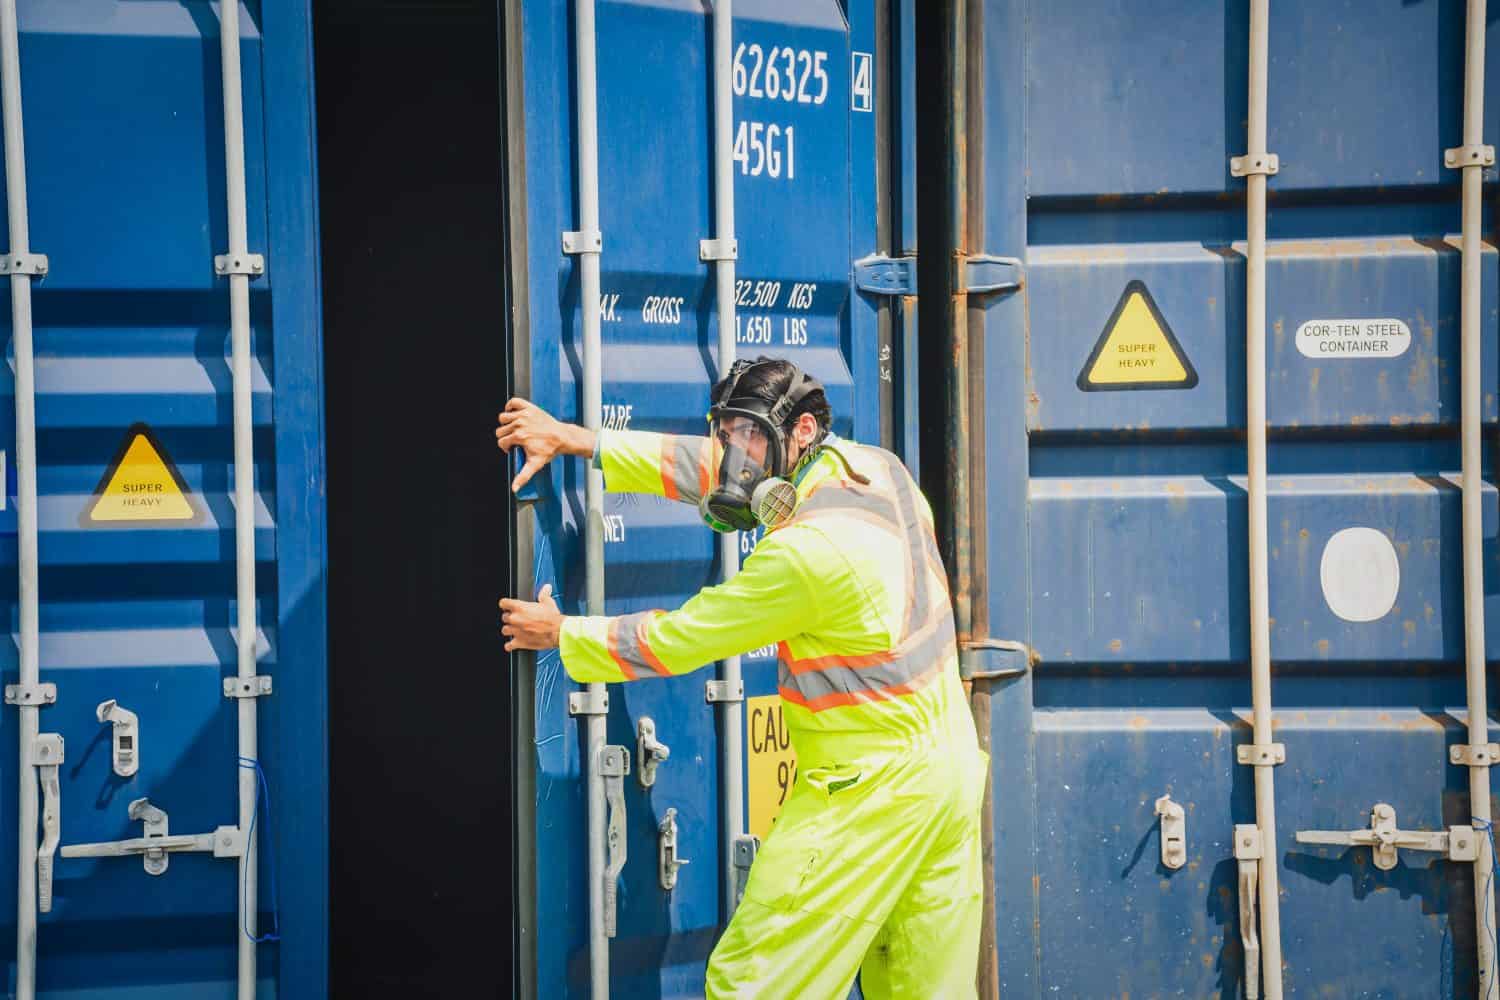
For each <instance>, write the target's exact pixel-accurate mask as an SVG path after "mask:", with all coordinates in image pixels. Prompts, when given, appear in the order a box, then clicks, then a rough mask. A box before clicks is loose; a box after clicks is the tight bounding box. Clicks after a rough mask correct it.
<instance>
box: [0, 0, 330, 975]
mask: <svg viewBox="0 0 1500 1000" xmlns="http://www.w3.org/2000/svg"><path fill="white" fill-rule="evenodd" d="M19 6H20V12H19V23H20V55H21V79H22V97H23V100H24V112H25V122H26V134H25V140H26V142H25V148H26V156H27V178H28V181H29V184H28V187H29V203H30V219H31V243H32V247H33V248H34V249H35V250H36V251H37V252H40V253H45V254H47V255H48V257H49V258H50V263H51V268H50V271H49V273H48V274H47V277H46V280H45V281H43V282H41V283H40V284H39V285H38V286H37V287H36V290H35V292H34V294H33V299H34V316H35V345H36V389H37V404H36V413H37V455H38V492H39V523H40V559H41V570H40V592H41V630H42V632H41V649H40V655H41V675H42V680H43V681H46V682H55V683H56V684H57V689H58V699H57V703H56V705H54V706H51V707H47V708H44V709H42V710H41V728H42V730H43V731H44V732H56V733H60V734H62V736H63V737H64V739H65V740H66V746H67V762H66V764H65V765H64V767H63V769H62V781H61V801H62V812H61V829H62V839H63V843H64V844H70V843H79V842H85V841H107V840H119V839H123V838H126V837H136V836H140V835H141V825H140V823H139V822H138V821H134V822H133V821H131V820H130V819H128V818H127V816H126V807H127V805H128V803H129V802H131V800H133V799H136V798H141V797H149V798H150V800H151V802H152V803H153V804H155V805H157V806H159V807H160V808H162V809H164V810H165V811H166V812H167V813H168V815H169V817H170V823H171V827H170V829H171V832H172V833H174V834H175V833H203V832H212V831H213V830H214V828H215V827H217V826H220V825H224V824H228V825H233V824H235V823H236V822H237V819H236V805H235V787H236V783H237V781H238V771H237V767H236V747H235V718H236V703H235V702H234V701H233V700H231V699H227V698H225V697H224V695H223V692H222V690H221V683H220V682H221V679H222V678H223V677H225V676H228V675H232V674H233V673H234V671H235V638H234V635H235V631H234V628H233V623H234V621H235V600H234V598H235V561H234V559H235V542H234V507H233V504H232V502H231V495H230V494H231V485H230V484H231V482H232V477H233V445H232V437H233V436H232V431H231V387H230V372H229V362H228V356H229V346H228V337H229V334H228V329H229V292H228V286H227V284H226V283H225V282H224V281H223V280H220V279H216V278H215V276H214V264H213V258H214V255H215V254H217V253H223V252H224V251H225V250H226V249H227V240H228V235H227V222H226V214H225V213H226V209H225V175H224V130H223V104H222V91H221V86H220V76H219V73H220V70H219V21H218V11H217V8H215V7H211V6H210V5H208V4H206V3H204V4H197V3H195V4H186V5H183V4H174V3H117V2H113V0H76V2H72V3H67V4H58V3H52V2H47V0H21V3H20V5H19ZM240 23H241V26H242V36H243V38H242V42H243V50H242V51H243V56H242V62H243V72H244V87H243V92H244V102H245V139H246V153H247V174H248V203H249V246H250V249H251V250H252V251H255V252H260V253H264V254H265V256H266V261H267V271H268V273H267V275H266V276H265V277H263V278H260V279H258V280H256V281H255V282H253V284H252V293H251V314H252V325H253V334H254V352H255V357H254V389H255V395H254V425H255V465H256V468H255V476H256V485H257V498H258V503H257V510H256V518H255V521H256V539H255V551H256V556H257V560H258V564H259V565H258V570H257V583H258V596H259V622H260V628H261V631H262V633H263V635H262V636H261V646H262V654H261V659H260V667H259V670H260V671H261V672H262V673H269V674H271V675H273V676H274V679H275V694H274V695H273V696H271V697H270V698H265V699H262V700H261V705H262V709H263V711H262V713H261V743H260V746H261V753H262V760H263V763H264V768H265V773H266V777H267V779H268V785H269V789H270V803H269V807H268V810H269V811H268V812H266V813H263V814H262V816H263V818H264V825H263V826H261V827H260V833H261V844H262V851H261V853H262V865H261V868H262V875H261V880H262V881H261V885H262V894H261V901H262V910H263V914H262V918H261V923H260V928H261V932H262V933H266V932H267V931H269V930H271V929H272V922H271V912H270V911H271V909H272V903H271V894H270V891H269V885H270V879H271V878H272V869H273V868H277V869H279V873H280V876H281V877H280V879H279V880H278V884H277V888H278V890H279V893H280V900H279V902H280V935H281V941H280V943H279V945H278V944H267V945H263V946H262V947H261V949H260V973H259V974H260V981H261V984H262V990H263V991H268V992H264V993H263V995H281V996H287V997H292V996H303V997H313V996H319V995H321V994H322V991H323V985H322V984H323V982H324V978H325V976H324V967H325V963H326V957H325V956H326V936H327V930H326V927H327V906H326V901H325V879H326V875H325V871H326V857H327V834H326V826H327V824H326V804H325V799H326V794H327V762H326V753H325V749H324V737H323V734H324V732H325V710H326V709H325V698H324V690H325V673H324V659H323V657H324V653H323V650H324V646H325V620H324V609H323V557H322V546H323V507H322V504H323V497H322V486H321V482H322V479H321V477H322V459H321V455H322V452H321V448H322V441H321V398H322V396H321V393H322V385H321V381H322V380H321V373H320V370H319V340H318V335H319V334H318V331H319V309H318V286H317V274H318V268H317V258H316V242H315V229H314V227H315V209H314V194H313V164H312V139H311V114H312V91H311V76H310V64H311V63H310V37H309V26H308V11H307V7H306V5H305V4H304V3H301V2H297V0H263V2H261V3H255V4H252V5H251V6H250V7H249V8H247V9H245V10H244V11H242V16H241V21H240ZM268 109H275V110H274V113H272V112H271V111H269V110H268ZM0 287H3V288H4V289H5V291H3V292H0V295H4V296H6V298H7V302H6V304H5V305H4V306H3V307H0V316H3V320H0V322H3V323H4V324H5V326H6V327H7V329H8V328H9V326H10V322H11V319H10V317H11V314H10V307H9V303H8V295H9V292H8V289H9V283H8V282H7V283H4V284H3V286H0ZM7 350H10V348H9V347H7ZM0 384H3V405H0V447H3V448H4V449H5V450H6V453H7V454H8V455H10V456H14V455H15V420H14V415H15V410H14V390H13V381H12V369H11V367H10V366H7V367H5V368H3V369H0ZM136 423H145V424H147V425H149V426H150V428H151V429H152V430H153V431H154V433H155V435H156V437H157V439H158V440H159V441H160V443H161V445H162V447H163V448H164V449H165V451H166V452H167V453H168V455H169V457H170V458H171V459H172V460H173V461H174V462H175V463H176V465H177V468H178V469H179V471H180V472H181V474H182V477H183V479H184V480H185V481H186V484H187V486H188V487H189V490H190V493H191V495H192V497H193V498H194V502H195V503H196V504H197V505H198V506H199V507H201V510H202V516H201V517H200V519H199V520H198V521H197V522H196V523H192V524H188V525H179V524H158V525H152V524H138V523H124V524H118V523H117V524H103V525H100V524H94V523H91V522H89V521H88V519H87V518H86V516H85V515H86V511H87V510H88V508H89V506H90V505H91V502H92V495H93V493H94V490H95V488H96V486H97V485H98V484H99V482H100V479H101V477H102V476H103V475H104V473H105V469H106V466H107V465H108V464H109V463H110V462H111V460H112V459H113V458H114V457H115V455H116V453H117V451H118V450H119V449H120V447H121V443H122V441H124V440H125V437H126V432H127V429H128V428H130V427H131V426H132V425H134V424H136ZM11 484H12V485H11V487H10V490H9V492H10V497H9V500H8V503H7V509H6V511H5V513H4V515H3V516H4V518H5V521H4V530H5V535H4V537H3V539H0V581H3V582H0V595H3V600H4V602H5V610H6V614H7V615H8V620H9V621H10V628H11V630H12V634H13V635H14V634H15V631H16V630H17V629H18V628H19V625H18V622H17V609H16V594H17V590H16V544H15V541H16V536H15V531H16V523H15V513H14V504H15V494H14V485H13V484H14V473H13V472H12V476H11ZM0 657H3V669H4V673H5V678H6V680H7V681H8V682H14V681H15V679H16V646H15V645H14V644H13V643H6V644H5V645H4V647H3V652H0ZM110 698H114V699H118V701H119V702H120V704H121V705H122V706H124V707H126V708H128V709H130V710H131V711H134V712H135V713H137V714H138V715H139V717H140V727H141V736H140V750H141V754H140V769H139V772H138V773H137V774H136V775H135V776H134V777H132V778H129V779H121V778H118V777H116V776H115V775H114V774H113V773H112V772H111V767H110V742H109V730H108V727H102V726H101V725H100V724H99V722H98V720H97V719H96V718H95V714H94V712H95V706H96V705H98V704H99V703H100V702H103V701H104V700H106V699H110ZM3 728H4V729H5V731H6V737H7V738H6V739H4V740H0V777H3V782H0V802H3V803H4V805H3V806H0V816H3V817H4V820H5V821H4V822H3V823H0V854H3V855H4V856H5V857H6V858H10V859H14V858H15V857H16V852H17V830H16V824H15V819H14V817H15V815H16V814H15V802H16V796H17V783H16V780H17V778H16V758H17V751H16V737H15V735H14V734H15V732H16V729H15V715H14V712H13V711H12V710H9V709H7V710H6V712H5V722H4V727H3ZM263 808H265V807H263ZM56 872H57V874H56V901H55V906H54V909H53V911H52V912H51V913H50V914H46V915H43V916H42V918H41V921H40V931H39V942H40V943H39V947H38V954H39V971H38V985H39V991H40V995H44V996H62V995H66V996H68V997H71V998H80V1000H82V998H90V997H99V998H106V997H108V998H129V997H140V998H146V997H151V998H170V997H183V998H186V997H193V998H198V997H230V996H233V995H234V980H235V947H236V945H235V940H236V934H237V933H239V932H238V931H237V928H236V917H235V913H236V904H237V898H238V895H239V886H238V885H237V879H236V872H235V863H234V862H233V861H221V860H216V859H214V858H213V857H210V856H205V855H175V856H173V857H172V859H171V865H170V868H169V870H168V871H167V872H166V873H165V874H164V875H163V876H162V877H159V878H152V877H150V876H148V875H147V874H146V873H145V872H144V871H143V870H142V864H141V859H140V858H139V857H138V856H137V857H132V858H125V859H93V860H89V859H83V860H67V859H62V858H59V859H58V861H57V868H56ZM15 880H16V869H15V865H14V864H13V863H7V864H4V865H0V900H5V901H6V902H5V903H4V904H0V913H3V914H4V915H5V916H4V918H3V919H4V925H3V926H0V949H4V954H5V956H6V958H5V961H6V962H7V963H8V964H11V965H12V966H13V963H14V955H15V951H14V949H15V940H16V938H15V925H14V914H15V906H14V900H15V898H16V881H15ZM10 975H12V976H13V975H14V971H12V972H11V973H10ZM11 981H12V982H14V980H13V979H12V980H11Z"/></svg>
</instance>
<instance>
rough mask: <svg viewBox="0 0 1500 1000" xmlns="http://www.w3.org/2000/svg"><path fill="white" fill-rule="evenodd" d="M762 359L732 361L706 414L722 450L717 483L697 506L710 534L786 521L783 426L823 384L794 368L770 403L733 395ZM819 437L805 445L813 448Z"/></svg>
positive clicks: (789, 508)
mask: <svg viewBox="0 0 1500 1000" xmlns="http://www.w3.org/2000/svg"><path fill="white" fill-rule="evenodd" d="M767 363H768V362H766V361H736V362H735V363H734V365H733V366H732V367H731V368H730V369H729V377H728V380H727V384H726V385H725V387H724V389H723V390H721V391H720V392H718V393H716V394H715V395H714V399H713V406H712V407H711V408H710V409H709V411H708V421H709V426H710V429H711V433H712V435H713V437H714V439H715V440H716V441H717V443H718V446H719V447H720V448H721V449H722V450H723V455H724V457H723V459H722V461H721V462H720V463H719V477H718V483H717V485H716V486H715V487H714V489H713V490H712V491H711V492H710V493H709V494H708V495H707V496H705V497H704V498H703V499H702V500H701V501H700V502H699V505H698V509H699V512H700V513H701V514H702V515H703V520H704V523H706V524H707V525H708V526H709V527H710V528H713V529H714V530H715V531H750V530H752V529H754V528H755V526H756V525H757V524H764V525H766V526H767V527H770V528H774V527H778V526H779V525H781V524H784V523H785V522H786V521H787V520H788V519H790V518H791V516H792V512H793V511H794V510H795V509H796V506H797V490H796V487H795V486H793V485H792V483H791V482H790V481H789V480H788V479H787V478H786V477H787V475H788V474H789V473H790V472H791V470H790V469H789V468H788V458H789V454H790V447H789V445H790V433H789V432H788V430H787V429H786V427H785V426H784V425H785V424H786V421H787V419H788V418H789V417H791V415H792V414H793V413H794V412H795V411H796V409H797V407H798V405H800V404H801V403H802V401H803V400H804V399H806V398H807V397H808V396H809V395H810V394H811V393H813V392H815V391H821V390H822V388H823V384H822V383H821V382H819V381H818V380H817V379H815V378H813V377H812V376H810V375H808V374H806V373H805V372H803V371H801V370H795V371H794V373H793V375H792V379H791V382H790V383H789V384H788V385H787V387H786V390H785V391H784V392H782V393H781V395H780V396H778V397H777V398H776V399H775V400H774V401H769V402H768V401H767V400H764V399H759V398H756V397H754V396H737V395H736V391H737V390H738V389H739V385H740V381H741V379H743V378H744V376H745V374H746V373H747V372H750V371H751V370H753V369H754V368H756V367H757V366H759V365H763V364H767ZM821 440H822V435H821V434H820V435H819V438H818V440H815V441H813V442H812V444H810V445H809V446H808V449H807V450H808V452H809V453H811V452H812V451H813V449H814V448H816V447H817V445H818V441H821Z"/></svg>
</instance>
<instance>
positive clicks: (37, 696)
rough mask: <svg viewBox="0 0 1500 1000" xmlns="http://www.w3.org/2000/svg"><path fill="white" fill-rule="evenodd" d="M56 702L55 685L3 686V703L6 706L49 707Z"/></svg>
mask: <svg viewBox="0 0 1500 1000" xmlns="http://www.w3.org/2000/svg"><path fill="white" fill-rule="evenodd" d="M56 701H57V685H56V684H52V683H50V682H49V683H46V684H7V685H5V703H6V704H7V705H51V704H53V703H55V702H56Z"/></svg>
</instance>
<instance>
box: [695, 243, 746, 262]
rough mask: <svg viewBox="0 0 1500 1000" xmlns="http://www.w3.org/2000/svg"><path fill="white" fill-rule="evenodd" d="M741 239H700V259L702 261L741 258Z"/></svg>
mask: <svg viewBox="0 0 1500 1000" xmlns="http://www.w3.org/2000/svg"><path fill="white" fill-rule="evenodd" d="M739 258H740V241H739V240H733V239H730V240H699V241H698V259H699V260H701V261H716V260H739Z"/></svg>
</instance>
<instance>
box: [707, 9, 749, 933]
mask: <svg viewBox="0 0 1500 1000" xmlns="http://www.w3.org/2000/svg"><path fill="white" fill-rule="evenodd" d="M733 34H734V5H733V0H713V67H714V71H713V75H712V77H711V78H710V79H711V80H712V82H713V113H714V144H713V171H714V175H713V176H714V182H713V188H714V241H713V242H714V243H715V244H717V246H718V248H719V251H718V253H717V254H716V255H715V256H714V294H715V299H714V301H715V309H716V311H717V313H718V320H719V328H718V335H719V336H718V346H719V356H718V365H719V371H718V374H719V377H721V378H722V377H723V376H725V375H727V374H728V373H729V368H730V366H731V365H733V364H734V359H735V325H736V317H735V307H736V297H735V287H734V286H735V256H736V250H735V248H736V246H737V244H736V240H735V235H734V90H733V75H734V55H733V45H734V39H733ZM739 546H740V536H739V534H738V533H737V532H730V533H726V534H724V535H721V536H719V564H720V565H721V566H722V567H723V575H724V579H725V580H726V581H727V580H729V579H731V578H733V577H734V575H735V574H736V573H738V572H739V569H740V548H739ZM718 679H719V681H720V683H721V684H722V686H723V687H724V688H726V689H728V690H730V691H734V690H738V689H740V688H742V687H743V678H742V673H741V664H740V657H739V656H728V657H725V658H724V660H723V662H722V663H721V665H720V667H719V678H718ZM719 720H720V727H719V732H720V737H719V761H720V777H719V788H720V793H719V795H720V800H721V802H722V807H721V810H720V811H721V812H722V814H723V817H724V831H723V840H722V842H721V843H722V850H723V851H724V868H723V870H722V872H721V875H720V885H721V887H722V888H721V891H722V893H723V900H724V913H725V916H726V917H727V916H728V915H729V914H730V913H733V912H734V906H735V901H734V886H735V869H734V857H733V854H734V842H735V838H737V837H739V836H740V835H742V834H743V833H744V832H745V706H744V700H743V698H742V697H741V698H737V699H735V700H725V701H723V702H721V703H720V707H719Z"/></svg>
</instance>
